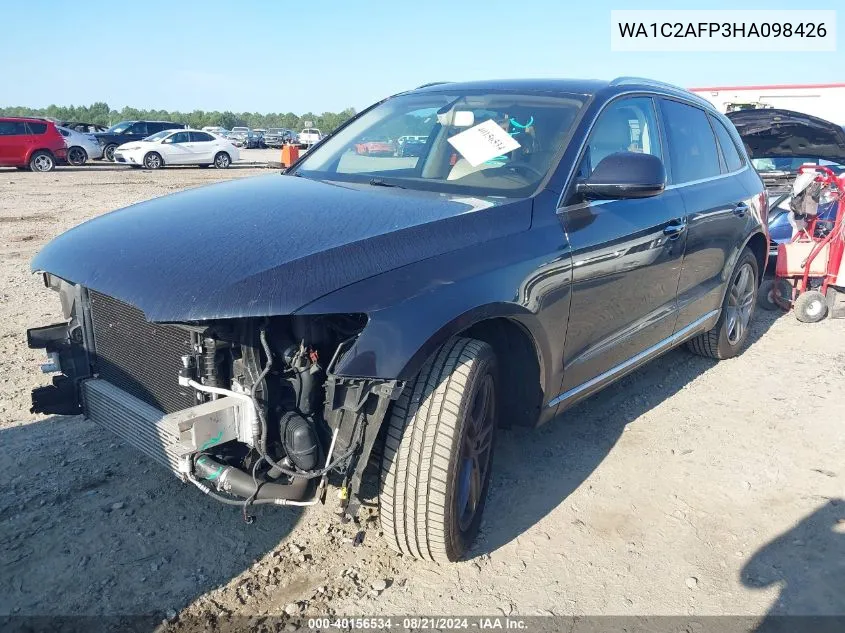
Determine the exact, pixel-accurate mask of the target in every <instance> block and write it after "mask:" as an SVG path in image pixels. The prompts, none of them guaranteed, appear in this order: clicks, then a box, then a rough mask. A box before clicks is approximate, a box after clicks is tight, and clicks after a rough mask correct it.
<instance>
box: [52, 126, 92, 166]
mask: <svg viewBox="0 0 845 633" xmlns="http://www.w3.org/2000/svg"><path fill="white" fill-rule="evenodd" d="M56 129H57V130H58V131H59V134H61V135H62V136H64V137H65V145H66V146H67V162H68V164H69V165H74V166H79V165H84V164H85V161H87V160H95V159H97V158H102V157H103V148H102V146H101V145H100V143H99V142H98V141H97V137H96V136H94V135H93V134H85V133H83V132H77V131H76V130H71V129H70V128H67V127H62V126H60V125H57V126H56Z"/></svg>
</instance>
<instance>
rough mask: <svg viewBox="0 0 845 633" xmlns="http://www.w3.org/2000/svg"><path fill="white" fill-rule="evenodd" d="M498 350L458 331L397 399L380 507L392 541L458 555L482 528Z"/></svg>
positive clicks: (424, 554) (418, 554)
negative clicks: (496, 352)
mask: <svg viewBox="0 0 845 633" xmlns="http://www.w3.org/2000/svg"><path fill="white" fill-rule="evenodd" d="M496 422H497V419H496V357H495V354H494V353H493V349H492V348H491V347H490V346H489V345H488V344H487V343H484V342H482V341H478V340H475V339H469V338H453V339H451V340H449V341H448V342H447V343H446V344H445V345H443V346H442V347H441V348H440V349H439V350H438V351H437V353H436V354H435V355H434V356H433V357H432V358H430V359H429V360H428V361H427V362H426V363H425V365H423V368H422V369H421V370H420V373H419V374H418V375H417V377H416V378H415V379H414V380H413V381H412V382H411V383H409V384H408V385H407V386H406V388H405V390H404V391H403V393H402V395H401V396H400V397H399V399H398V400H397V401H396V402H395V403H394V404H393V408H392V410H391V414H390V418H389V421H388V426H387V437H386V439H385V446H384V454H383V457H382V464H381V478H380V490H379V508H380V516H381V525H382V529H383V530H384V535H385V538H386V539H387V541H388V544H389V545H390V546H391V547H392V548H393V549H395V550H397V551H398V552H400V553H402V554H407V555H409V556H413V557H414V558H418V559H422V560H430V561H435V562H450V561H456V560H458V559H459V558H461V557H462V556H463V555H464V554H465V553H466V551H467V550H468V549H469V547H470V546H471V545H472V542H473V540H474V539H475V537H476V535H477V534H478V527H479V525H480V523H481V516H482V513H483V510H484V504H485V500H486V497H487V488H488V486H489V483H490V470H491V469H490V466H491V463H492V456H493V441H494V438H495V432H496Z"/></svg>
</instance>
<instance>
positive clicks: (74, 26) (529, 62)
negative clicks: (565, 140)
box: [0, 0, 845, 113]
mask: <svg viewBox="0 0 845 633" xmlns="http://www.w3.org/2000/svg"><path fill="white" fill-rule="evenodd" d="M839 4H840V3H839V2H825V1H824V0H822V2H821V3H814V4H813V7H812V8H814V9H836V8H837V5H839ZM293 6H297V7H301V9H293V8H291V7H293ZM570 6H573V7H577V13H576V12H574V11H572V10H570V9H569V8H568V7H570ZM66 7H67V5H65V4H64V3H60V2H58V1H57V0H56V1H52V2H51V1H45V0H42V1H32V2H27V3H24V2H7V3H4V5H3V21H4V26H3V37H2V38H0V60H3V61H2V67H3V73H2V82H0V106H2V105H28V106H33V107H41V106H46V105H49V104H50V103H57V104H60V105H70V104H77V105H79V104H90V103H92V102H94V101H106V102H107V103H108V104H109V105H110V106H111V107H112V108H121V107H123V106H125V105H131V106H135V107H139V108H164V109H169V110H177V109H178V110H182V111H190V110H194V109H201V110H232V111H237V112H242V111H250V112H288V111H293V112H296V113H303V112H306V111H313V112H323V111H327V110H328V111H337V110H340V109H342V108H344V107H347V106H353V107H355V108H358V109H360V108H363V107H365V106H367V105H369V104H370V103H372V102H373V101H375V100H377V99H379V98H381V97H383V96H386V95H388V94H392V93H395V92H399V91H401V90H405V89H408V88H412V87H414V86H417V85H419V84H422V83H427V82H429V81H436V80H469V79H494V78H504V77H595V78H605V79H609V78H612V77H615V76H619V75H640V76H646V77H651V78H654V79H661V80H664V81H669V82H672V83H676V84H679V85H683V86H686V87H691V86H709V85H734V84H740V85H741V84H768V83H813V82H831V81H842V79H843V76H844V75H843V73H845V70H843V69H845V45H843V35H842V34H841V32H842V31H843V30H845V25H842V26H841V27H840V29H839V31H840V32H839V34H838V36H837V39H838V41H837V52H836V53H832V54H827V55H825V58H826V61H827V62H833V63H824V64H821V63H818V62H819V55H817V54H816V55H814V54H811V53H803V54H796V53H782V54H781V53H757V54H737V53H686V54H678V53H673V54H666V53H612V52H611V51H610V11H611V9H661V8H666V9H669V8H688V9H694V8H701V9H705V8H706V9H795V8H800V7H799V5H796V4H795V3H794V1H793V2H781V1H779V0H760V1H756V0H747V1H744V2H743V1H742V0H734V1H727V2H725V1H720V0H714V1H711V2H706V3H704V2H702V3H698V4H697V3H692V2H691V3H687V4H686V5H678V3H671V2H653V1H652V2H647V1H644V2H637V3H633V2H623V1H621V0H617V1H616V2H609V1H607V0H590V1H589V2H577V3H570V2H565V1H563V0H520V1H516V0H512V1H511V2H500V1H498V0H486V1H485V0H451V1H442V0H428V1H427V2H407V1H404V0H394V1H392V2H388V1H381V0H358V1H357V2H343V1H341V0H335V1H323V0H306V1H305V2H282V1H271V0H265V1H258V0H241V1H239V2H235V1H233V0H230V1H228V2H223V1H219V0H204V1H202V2H200V1H193V0H170V1H162V0H145V1H144V2H139V3H115V2H105V1H99V0H96V1H95V0H91V1H85V0H82V1H79V2H76V3H73V10H69V9H67V8H66ZM843 15H845V11H839V13H838V15H837V17H838V18H839V19H840V20H841V18H842V16H843ZM282 31H284V32H286V33H287V34H285V35H279V34H277V33H280V32H282ZM297 34H308V35H309V37H307V38H304V37H302V36H297ZM36 42H40V43H41V45H35V43H36ZM834 66H838V69H839V72H838V76H836V75H837V73H835V72H832V71H831V67H834Z"/></svg>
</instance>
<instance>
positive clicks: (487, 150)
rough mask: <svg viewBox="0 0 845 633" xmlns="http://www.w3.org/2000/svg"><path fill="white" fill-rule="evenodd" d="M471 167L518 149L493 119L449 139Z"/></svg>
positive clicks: (511, 138)
mask: <svg viewBox="0 0 845 633" xmlns="http://www.w3.org/2000/svg"><path fill="white" fill-rule="evenodd" d="M449 144H450V145H451V146H452V147H454V148H455V149H456V150H458V151H459V152H460V153H461V156H463V157H464V158H465V159H466V161H467V162H468V163H469V164H470V165H472V166H473V167H478V166H479V165H480V164H481V163H484V162H486V161H488V160H490V159H491V158H496V156H501V155H502V154H507V153H508V152H512V151H513V150H515V149H517V148H519V143H518V142H517V141H516V139H514V138H513V137H512V136H511V135H510V134H508V133H507V132H505V131H504V130H503V129H502V128H501V126H500V125H499V124H498V123H496V122H495V121H494V120H493V119H488V120H486V121H485V122H484V123H479V124H478V125H476V126H475V127H471V128H469V129H468V130H465V131H464V132H461V133H460V134H455V136H453V137H452V138H450V139H449Z"/></svg>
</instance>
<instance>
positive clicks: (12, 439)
mask: <svg viewBox="0 0 845 633" xmlns="http://www.w3.org/2000/svg"><path fill="white" fill-rule="evenodd" d="M261 173H266V170H261V169H252V168H233V169H229V170H227V171H224V172H221V171H217V170H203V169H193V168H183V169H168V170H163V171H161V172H146V171H134V170H127V169H120V168H115V167H111V166H97V167H90V168H82V169H70V168H64V169H59V170H57V171H56V172H54V173H50V174H32V173H26V172H18V171H14V170H12V171H10V170H0V280H2V285H0V570H2V573H0V616H3V615H8V614H28V615H94V614H96V615H106V614H155V615H156V617H169V618H171V620H173V623H172V624H171V625H170V626H169V627H168V628H173V629H182V630H192V629H196V630H202V629H204V628H207V627H213V626H215V625H217V624H220V623H225V622H226V621H229V620H230V619H231V618H235V617H237V616H238V615H260V614H270V615H280V616H281V619H280V620H278V621H277V622H280V623H284V622H286V621H287V619H288V618H291V617H296V616H297V615H300V614H316V615H321V614H329V613H335V614H371V615H372V614H396V615H401V614H409V613H414V614H443V613H446V614H466V615H470V614H488V615H502V614H504V615H508V614H510V615H534V614H558V615H579V614H605V615H627V614H638V615H682V616H689V615H690V614H693V615H696V616H698V615H704V614H734V615H737V614H740V615H741V614H746V615H754V616H762V615H764V614H766V613H772V614H845V503H843V497H845V466H843V463H845V462H843V457H842V456H843V455H845V433H843V432H842V422H843V420H845V397H843V396H845V388H843V379H844V378H845V371H843V367H845V349H843V347H842V342H843V340H845V338H843V334H845V322H843V321H831V320H827V321H824V322H822V323H820V324H817V325H804V324H800V323H798V322H797V321H796V320H795V319H794V318H793V317H792V316H791V315H783V314H780V313H777V314H775V313H758V315H757V318H756V321H755V323H754V326H753V331H752V340H751V344H750V346H749V348H748V349H747V350H746V352H745V353H744V354H743V355H742V356H740V357H739V358H736V359H734V360H731V361H726V362H723V363H719V364H715V363H713V362H710V361H708V360H705V359H702V358H698V357H694V356H691V355H688V354H686V353H685V352H683V351H681V350H676V351H673V352H671V353H669V354H668V355H666V356H664V357H663V358H661V359H659V360H657V361H655V362H653V363H651V364H650V365H648V366H647V367H645V368H643V369H641V370H639V371H637V372H636V373H634V374H632V375H630V376H628V377H627V378H625V379H624V380H623V381H621V382H620V383H617V384H616V385H614V386H612V387H610V388H609V389H607V390H605V391H604V392H603V393H601V394H600V395H598V396H596V397H593V398H591V399H590V400H588V401H586V402H584V403H582V404H581V405H579V406H578V407H577V408H575V409H573V410H571V411H569V412H568V413H566V414H565V415H564V416H563V417H562V418H561V419H559V420H556V421H554V422H553V423H551V424H549V425H547V426H545V427H542V428H540V429H537V430H522V429H515V430H509V431H504V432H502V433H501V434H500V436H499V445H498V448H497V455H496V460H495V468H494V475H493V476H494V479H493V484H492V487H491V499H490V501H489V503H488V506H487V514H486V516H485V520H484V523H483V525H482V534H481V538H480V540H479V542H478V544H477V546H476V548H475V550H474V552H473V553H472V556H471V557H470V558H469V559H468V560H467V561H465V562H461V563H458V564H455V565H450V566H436V565H431V564H422V563H417V562H414V561H411V560H408V559H404V558H401V557H398V556H395V555H393V554H392V553H391V552H389V551H388V550H387V548H386V547H385V546H384V545H383V544H382V543H381V541H380V540H379V538H378V522H377V520H376V517H375V510H374V509H367V510H366V511H365V512H364V516H362V518H361V521H360V523H359V524H355V523H350V524H346V525H344V524H341V523H340V522H339V521H338V520H337V518H336V517H335V515H334V514H333V513H332V510H333V504H329V505H327V506H326V507H325V508H323V507H321V506H317V507H315V508H312V509H310V510H309V511H306V512H299V511H295V510H288V509H263V508H259V509H256V514H257V521H256V522H255V523H254V524H253V525H249V526H248V525H246V524H245V523H244V521H243V519H242V518H241V516H240V512H239V511H238V510H236V509H235V510H233V509H231V508H227V507H221V506H219V505H217V504H216V503H215V502H213V501H211V500H209V499H207V498H206V497H203V496H202V495H200V494H199V492H198V491H196V490H195V489H193V488H189V487H187V486H183V485H182V484H181V483H179V482H178V481H177V480H176V479H175V478H174V477H172V476H171V475H170V474H168V473H166V472H164V471H162V470H160V469H159V468H158V467H157V466H156V465H155V464H153V463H152V462H149V461H148V460H147V459H146V458H144V457H142V456H140V455H139V454H137V453H136V452H134V451H133V450H132V449H131V448H128V447H124V446H123V445H122V444H121V443H120V442H119V441H118V440H117V439H116V438H114V437H112V436H110V435H107V434H106V433H105V432H103V431H101V430H99V429H98V427H96V426H95V425H94V424H92V423H90V422H87V421H84V420H82V419H81V418H79V417H70V418H63V417H44V416H35V415H32V414H30V413H28V407H29V391H30V389H31V388H33V387H34V386H36V385H39V384H43V383H45V382H47V379H46V377H44V376H42V375H41V374H40V373H39V372H38V368H37V364H38V363H39V362H40V361H41V358H40V354H39V353H36V352H35V351H33V350H29V349H27V347H26V343H25V338H24V331H25V329H26V328H27V327H32V326H36V325H44V324H48V323H52V322H56V321H58V320H59V319H60V314H59V309H58V308H59V306H58V301H57V298H56V297H55V295H54V294H53V293H51V292H49V291H47V290H45V289H44V288H43V287H42V286H41V283H40V280H39V279H38V278H37V277H33V276H31V275H30V274H29V272H28V265H29V260H30V259H31V257H32V256H33V255H34V254H35V252H36V251H37V249H38V248H39V247H41V246H42V245H43V244H44V243H45V242H46V241H48V240H49V239H50V238H52V237H53V236H55V235H57V234H58V233H60V232H62V231H64V230H66V229H68V228H70V227H72V226H74V225H76V224H79V223H80V222H82V221H84V220H86V219H89V218H92V217H94V216H97V215H100V214H102V213H105V212H107V211H109V210H111V209H114V208H118V207H122V206H125V205H128V204H131V203H134V202H138V201H141V200H146V199H149V198H152V197H155V196H160V195H165V194H167V193H170V192H172V191H176V190H180V189H184V188H186V187H194V186H200V185H203V184H206V183H209V182H213V181H216V180H221V179H228V178H242V177H249V176H253V175H257V174H261ZM330 499H331V496H330ZM2 621H3V620H2V618H0V622H2Z"/></svg>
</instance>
